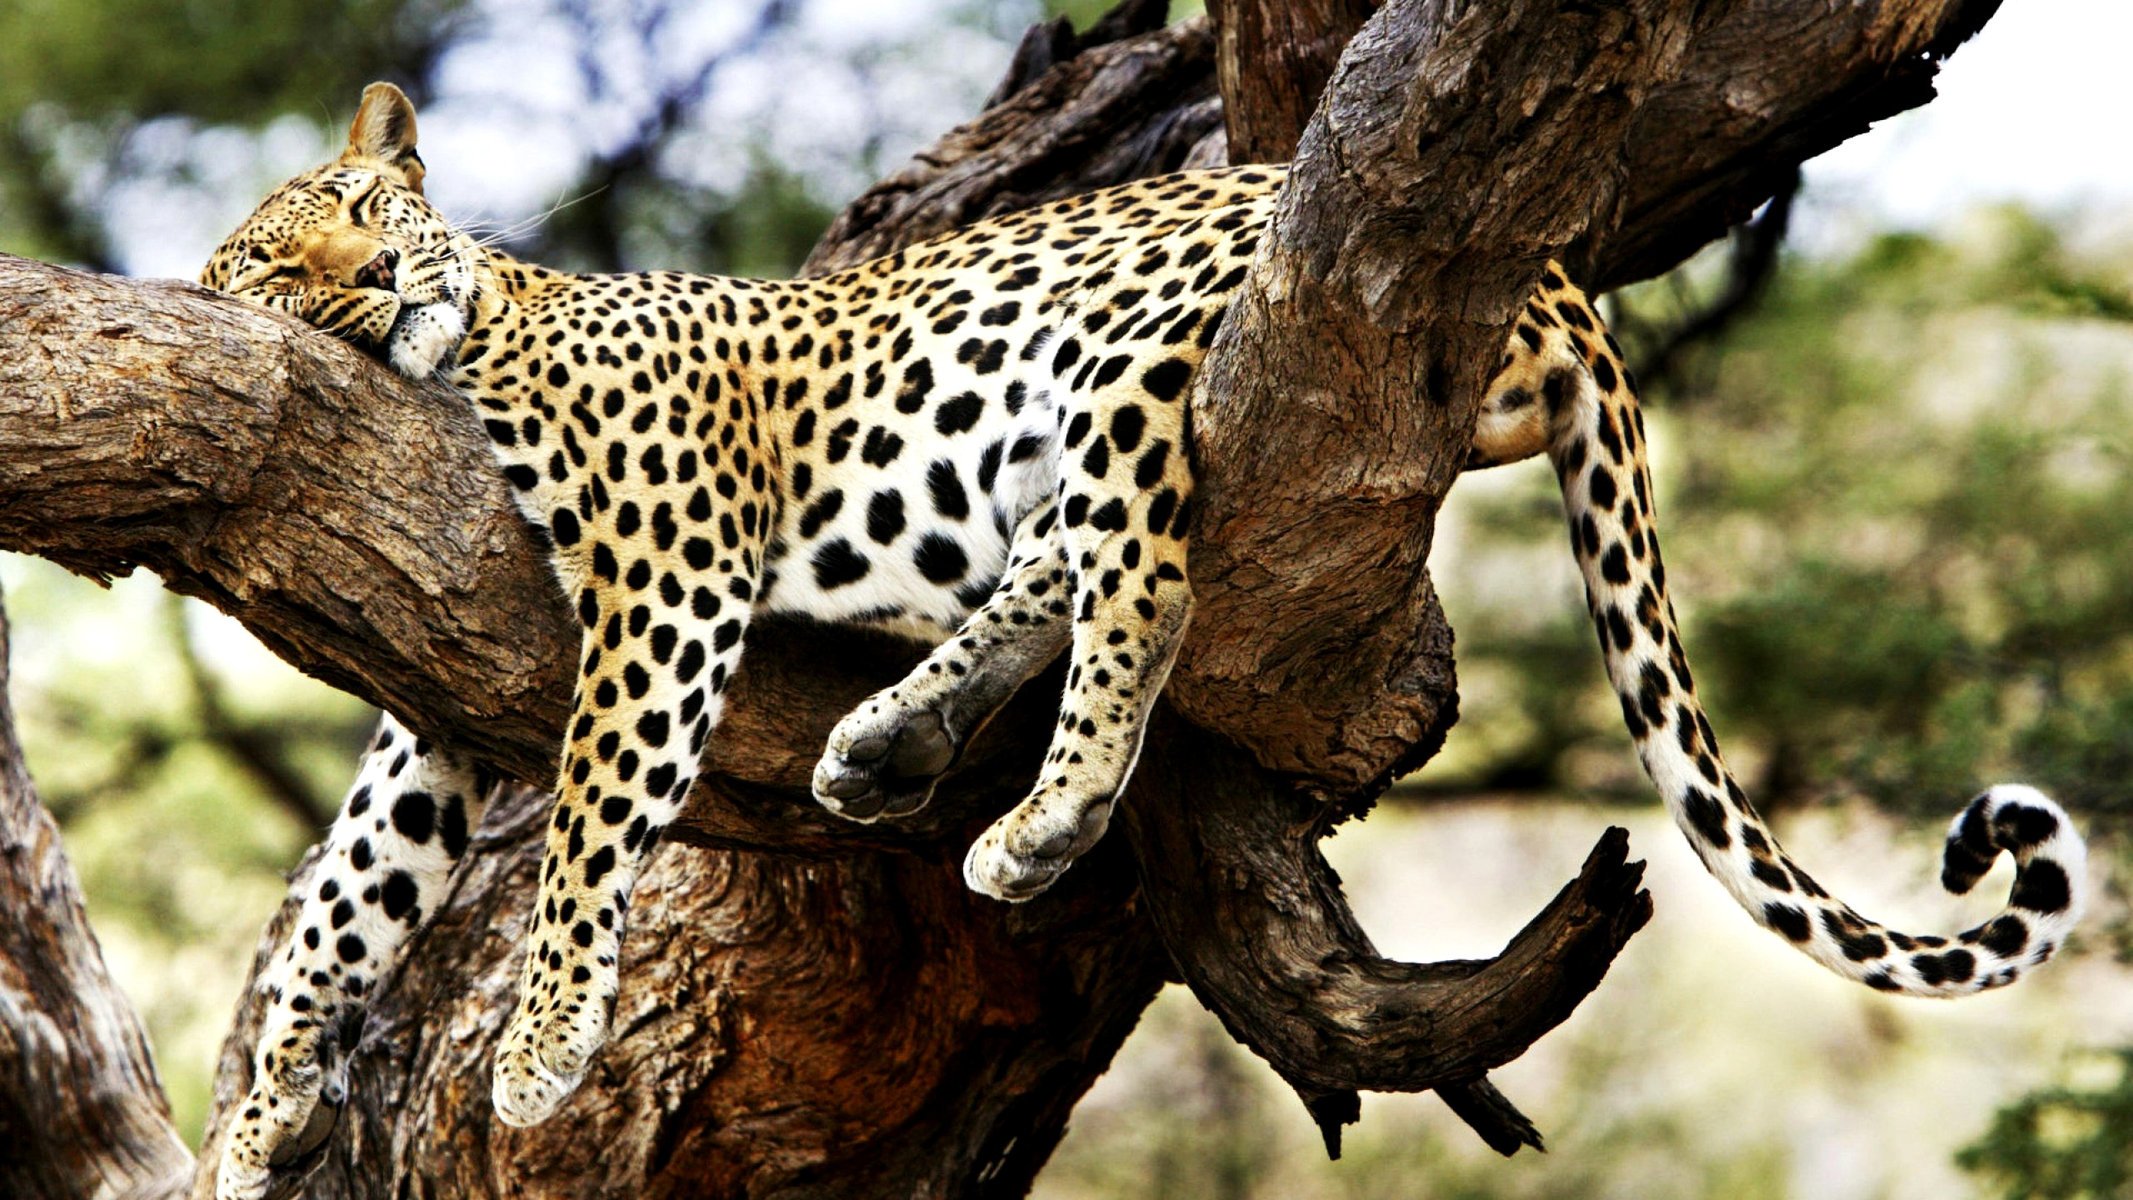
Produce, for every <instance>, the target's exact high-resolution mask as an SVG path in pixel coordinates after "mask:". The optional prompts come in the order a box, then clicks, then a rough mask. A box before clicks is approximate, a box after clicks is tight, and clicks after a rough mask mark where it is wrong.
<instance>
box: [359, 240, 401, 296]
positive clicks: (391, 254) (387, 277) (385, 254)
mask: <svg viewBox="0 0 2133 1200" xmlns="http://www.w3.org/2000/svg"><path fill="white" fill-rule="evenodd" d="M399 265H400V252H399V251H398V250H395V249H393V248H392V247H390V246H387V247H386V248H385V249H383V250H380V251H378V256H377V257H376V258H373V259H371V260H370V261H369V262H367V263H364V264H363V265H362V266H360V267H357V268H356V273H355V282H356V286H357V287H370V288H383V289H384V290H386V291H388V292H389V291H391V290H393V269H394V268H395V267H398V266H399Z"/></svg>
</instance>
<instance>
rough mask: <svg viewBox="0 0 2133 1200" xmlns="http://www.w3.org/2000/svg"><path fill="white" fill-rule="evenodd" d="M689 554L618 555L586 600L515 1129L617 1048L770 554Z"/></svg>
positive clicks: (504, 1099) (530, 966)
mask: <svg viewBox="0 0 2133 1200" xmlns="http://www.w3.org/2000/svg"><path fill="white" fill-rule="evenodd" d="M625 548H627V547H626V545H625ZM676 549H677V551H678V552H679V553H678V555H677V556H676V558H675V559H674V560H673V561H670V562H667V563H665V564H664V565H662V566H660V567H658V568H656V569H655V568H653V567H652V566H651V565H650V564H649V562H648V561H647V560H646V559H643V558H637V557H636V555H637V554H638V552H639V551H640V550H641V551H645V552H649V551H651V550H652V547H651V546H650V545H645V546H642V547H639V548H638V549H635V550H629V552H628V553H626V554H623V555H621V556H619V558H618V559H617V560H610V561H613V562H615V564H616V570H615V572H614V575H615V578H613V579H608V578H605V572H604V571H603V570H601V569H600V568H596V569H595V578H596V583H594V584H592V585H589V586H588V587H587V588H586V589H585V590H583V591H582V592H581V594H580V598H579V616H580V617H581V619H582V620H583V621H584V623H585V626H586V630H585V642H584V656H583V659H582V662H581V668H580V677H579V681H578V688H577V694H576V696H575V698H574V700H573V703H572V716H571V725H570V731H569V734H568V737H567V740H566V741H565V743H564V752H563V759H562V771H561V779H560V781H559V782H558V784H557V786H556V800H555V810H554V817H553V819H552V820H551V821H550V822H549V827H548V849H547V854H546V857H545V858H544V860H543V862H542V864H541V885H540V894H539V897H538V898H537V901H536V903H535V906H534V912H533V920H532V923H531V925H530V926H529V928H528V930H527V936H526V959H525V965H524V967H523V968H522V969H521V971H520V973H519V996H518V1007H517V1010H516V1011H515V1012H514V1014H513V1015H512V1017H511V1022H510V1024H509V1025H508V1026H507V1027H506V1028H505V1030H504V1037H503V1042H502V1044H501V1045H500V1046H499V1048H498V1050H497V1052H496V1066H495V1076H494V1086H493V1098H494V1100H495V1104H496V1112H497V1115H498V1116H500V1117H502V1118H503V1120H504V1121H505V1123H507V1124H510V1125H518V1126H525V1125H532V1124H535V1123H536V1122H539V1121H542V1120H545V1119H546V1118H547V1117H548V1116H549V1115H551V1114H552V1113H554V1112H555V1110H556V1108H557V1107H558V1106H559V1105H561V1104H562V1102H563V1100H564V1099H565V1098H566V1097H568V1096H569V1095H570V1093H571V1092H572V1091H573V1090H575V1089H576V1088H577V1086H578V1082H579V1080H580V1079H582V1078H583V1077H584V1074H585V1071H586V1068H587V1067H588V1066H589V1065H590V1064H591V1062H592V1056H593V1055H594V1054H595V1053H596V1052H597V1051H598V1050H599V1049H600V1047H601V1045H602V1044H603V1043H605V1042H606V1041H607V1033H608V1020H609V1018H610V1016H611V1014H612V1013H613V1011H614V1003H615V995H616V992H617V990H618V988H619V979H618V975H617V970H616V968H617V964H618V962H619V960H620V952H621V945H622V930H623V925H624V920H625V917H626V915H627V913H628V911H629V901H630V892H631V890H632V889H633V888H634V887H635V885H636V882H637V877H638V875H639V874H640V873H641V872H642V870H643V869H644V865H645V863H646V861H647V860H648V859H649V858H650V856H651V853H652V850H653V848H654V847H656V846H657V845H658V844H659V839H660V835H661V834H662V833H663V832H664V831H665V829H666V827H667V826H668V824H670V823H671V822H672V821H673V820H674V818H675V816H676V815H678V814H679V813H680V812H681V807H682V802H683V800H684V798H685V797H687V795H688V793H689V785H690V784H691V782H693V781H694V779H695V777H696V767H697V761H698V757H699V755H700V754H701V752H702V750H703V747H704V742H705V740H706V739H707V738H709V737H710V735H711V730H712V729H713V727H715V726H716V725H717V724H718V718H719V714H720V711H721V709H722V708H723V706H724V701H725V690H726V685H727V682H728V680H729V679H730V678H731V677H732V674H733V671H734V668H735V667H736V666H737V665H738V664H739V662H740V657H741V641H742V637H743V635H744V634H745V633H746V631H747V626H748V620H749V616H750V609H751V605H750V601H749V598H750V597H751V596H752V594H753V590H754V587H755V583H756V573H757V571H758V570H759V569H760V556H759V552H758V549H757V548H756V547H753V546H751V547H748V548H745V549H743V548H732V547H729V548H727V549H726V550H723V551H714V550H713V549H712V548H711V546H710V544H709V542H708V541H706V540H705V539H702V538H693V539H690V540H688V541H686V542H684V543H683V544H682V545H681V546H679V547H677V548H676ZM633 560H634V561H633ZM623 564H627V565H623ZM633 581H634V582H633Z"/></svg>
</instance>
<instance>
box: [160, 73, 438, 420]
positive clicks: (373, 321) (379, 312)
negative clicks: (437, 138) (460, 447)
mask: <svg viewBox="0 0 2133 1200" xmlns="http://www.w3.org/2000/svg"><path fill="white" fill-rule="evenodd" d="M422 176H423V165H422V158H421V156H420V155H418V154H416V153H415V108H414V105H412V104H410V103H409V102H408V99H407V96H406V95H405V94H403V93H402V92H401V91H400V89H399V88H396V87H394V86H393V85H391V84H389V83H373V84H371V85H370V86H369V87H367V88H364V89H363V103H362V106H361V107H360V108H359V109H357V111H356V117H355V123H354V124H353V125H352V126H350V128H349V130H348V148H347V149H346V150H344V151H342V152H341V155H340V157H339V158H337V159H335V160H334V161H332V162H330V163H328V164H326V165H325V166H323V167H320V168H318V169H317V170H314V171H309V172H306V173H305V174H302V175H299V176H297V177H296V178H294V179H291V180H290V181H288V182H287V183H284V184H282V185H281V186H280V187H278V188H276V189H274V192H273V194H272V195H269V196H268V197H267V198H266V199H265V200H264V201H262V202H261V203H260V205H259V207H258V208H256V209H254V210H253V211H252V215H251V216H249V217H246V218H245V220H244V223H243V224H242V225H239V226H238V227H237V232H235V233H233V234H231V235H230V236H229V238H228V239H227V240H226V241H224V242H223V243H222V246H221V248H220V249H218V250H216V251H215V254H214V257H212V258H210V259H209V260H208V263H207V267H206V269H205V270H203V271H201V272H200V282H201V283H202V284H205V285H206V286H208V287H211V288H214V289H216V290H218V291H223V292H228V293H230V294H231V295H233V296H238V297H241V298H243V299H246V300H250V301H252V302H253V303H255V304H262V305H265V306H266V307H268V308H273V309H279V310H280V311H282V312H286V313H290V314H292V315H294V316H296V317H297V318H298V319H300V320H302V321H304V322H305V323H306V324H309V325H312V326H315V327H317V328H319V329H322V330H324V331H326V332H327V333H330V334H332V335H333V336H335V337H338V338H342V339H344V340H346V341H348V342H351V343H353V344H355V345H356V346H358V347H361V348H362V349H364V350H366V351H368V352H370V353H372V354H376V355H378V356H379V357H382V358H384V359H385V360H386V361H387V362H389V363H391V364H392V365H393V366H394V367H395V368H396V369H398V370H399V371H400V372H401V373H402V374H405V375H408V376H410V377H413V378H417V379H419V378H422V377H424V376H427V375H429V374H431V373H432V372H434V371H436V370H437V369H438V368H439V367H440V366H441V365H443V364H445V363H447V362H449V361H450V360H451V358H452V355H453V353H454V351H456V350H457V349H458V347H459V343H460V341H461V339H463V338H464V337H465V335H466V329H467V320H468V318H469V316H470V315H471V309H470V305H471V302H472V299H473V296H474V290H475V285H476V282H477V271H478V265H479V264H478V259H479V257H480V248H479V247H478V246H477V245H476V244H475V243H474V242H473V240H472V239H470V238H468V237H466V236H465V235H463V234H461V233H460V232H459V231H458V230H456V229H454V228H453V227H452V226H451V224H450V223H449V222H447V221H446V220H445V219H444V218H443V217H442V216H439V215H438V213H437V210H436V209H434V208H431V207H430V205H429V202H428V201H427V200H424V199H423V198H422Z"/></svg>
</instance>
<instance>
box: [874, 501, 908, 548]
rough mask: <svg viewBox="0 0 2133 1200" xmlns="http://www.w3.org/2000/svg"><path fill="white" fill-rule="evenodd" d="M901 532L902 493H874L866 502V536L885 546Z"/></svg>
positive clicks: (902, 514)
mask: <svg viewBox="0 0 2133 1200" xmlns="http://www.w3.org/2000/svg"><path fill="white" fill-rule="evenodd" d="M903 531H904V497H903V493H902V492H898V491H893V490H891V491H880V492H876V493H874V498H873V499H872V500H870V501H868V502H867V536H868V537H870V538H873V539H874V540H875V541H876V542H878V543H880V544H881V545H884V546H886V545H888V544H889V543H890V542H893V541H895V540H896V535H898V534H900V533H902V532H903Z"/></svg>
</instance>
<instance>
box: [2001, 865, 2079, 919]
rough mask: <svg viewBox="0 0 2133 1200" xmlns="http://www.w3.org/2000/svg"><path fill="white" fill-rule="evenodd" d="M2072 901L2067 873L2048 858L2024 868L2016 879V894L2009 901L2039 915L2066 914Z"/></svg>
mask: <svg viewBox="0 0 2133 1200" xmlns="http://www.w3.org/2000/svg"><path fill="white" fill-rule="evenodd" d="M2072 900H2073V887H2072V886H2071V885H2070V884H2069V883H2068V882H2067V878H2066V869H2065V868H2064V867H2061V866H2060V865H2059V864H2058V863H2055V862H2053V861H2051V860H2050V859H2048V858H2040V859H2034V860H2032V861H2031V862H2030V863H2029V865H2027V866H2025V867H2023V868H2022V870H2021V872H2020V874H2018V875H2017V876H2016V878H2015V885H2014V892H2013V893H2012V894H2011V895H2009V896H2008V897H2007V902H2008V903H2009V904H2011V905H2013V906H2014V907H2016V908H2026V909H2028V910H2029V911H2030V912H2038V913H2055V912H2064V911H2066V906H2067V905H2068V904H2069V903H2071V902H2072Z"/></svg>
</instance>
